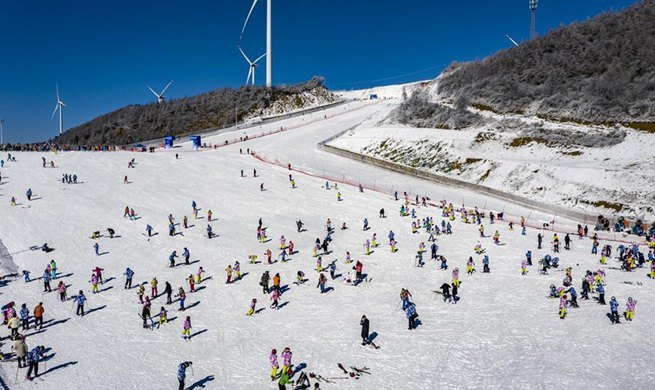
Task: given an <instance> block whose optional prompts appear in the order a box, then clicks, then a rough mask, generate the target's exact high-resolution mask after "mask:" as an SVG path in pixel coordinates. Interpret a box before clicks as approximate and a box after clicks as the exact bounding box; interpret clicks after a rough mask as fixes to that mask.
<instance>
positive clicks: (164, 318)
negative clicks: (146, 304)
mask: <svg viewBox="0 0 655 390" xmlns="http://www.w3.org/2000/svg"><path fill="white" fill-rule="evenodd" d="M167 323H168V312H167V311H166V308H164V306H162V307H161V309H160V310H159V320H158V321H157V329H159V327H160V326H161V325H162V324H167Z"/></svg>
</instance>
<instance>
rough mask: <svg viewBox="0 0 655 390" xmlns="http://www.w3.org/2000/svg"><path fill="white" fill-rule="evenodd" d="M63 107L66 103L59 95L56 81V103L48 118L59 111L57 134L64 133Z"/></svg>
mask: <svg viewBox="0 0 655 390" xmlns="http://www.w3.org/2000/svg"><path fill="white" fill-rule="evenodd" d="M64 107H66V104H64V102H63V101H62V100H61V98H60V97H59V83H57V105H56V106H55V110H54V111H53V112H52V116H51V117H50V119H52V118H54V117H55V114H56V113H57V111H59V135H61V134H63V133H64Z"/></svg>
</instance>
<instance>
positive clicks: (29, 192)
mask: <svg viewBox="0 0 655 390" xmlns="http://www.w3.org/2000/svg"><path fill="white" fill-rule="evenodd" d="M25 195H26V196H27V200H32V189H31V188H28V189H27V192H26V193H25Z"/></svg>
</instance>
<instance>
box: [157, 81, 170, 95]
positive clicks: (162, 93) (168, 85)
mask: <svg viewBox="0 0 655 390" xmlns="http://www.w3.org/2000/svg"><path fill="white" fill-rule="evenodd" d="M171 84H173V80H171V82H170V83H168V84H166V86H165V87H164V90H163V91H161V93H160V94H159V96H164V92H166V90H167V89H168V87H170V86H171Z"/></svg>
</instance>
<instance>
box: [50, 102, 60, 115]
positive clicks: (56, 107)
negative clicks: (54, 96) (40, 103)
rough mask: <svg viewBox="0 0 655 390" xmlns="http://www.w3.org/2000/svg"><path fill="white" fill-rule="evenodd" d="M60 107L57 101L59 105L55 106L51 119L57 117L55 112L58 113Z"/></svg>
mask: <svg viewBox="0 0 655 390" xmlns="http://www.w3.org/2000/svg"><path fill="white" fill-rule="evenodd" d="M58 108H59V103H57V105H56V106H55V110H54V111H53V112H52V116H51V117H50V119H52V118H54V117H55V114H56V113H57V109H58Z"/></svg>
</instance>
